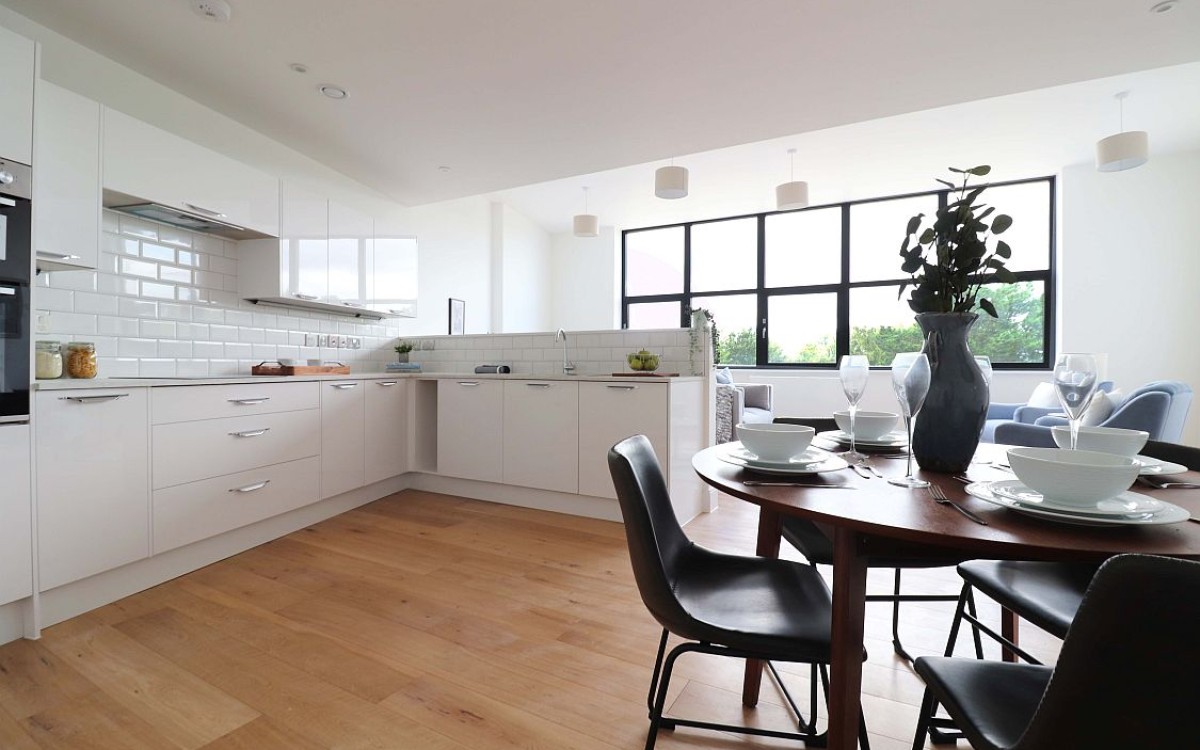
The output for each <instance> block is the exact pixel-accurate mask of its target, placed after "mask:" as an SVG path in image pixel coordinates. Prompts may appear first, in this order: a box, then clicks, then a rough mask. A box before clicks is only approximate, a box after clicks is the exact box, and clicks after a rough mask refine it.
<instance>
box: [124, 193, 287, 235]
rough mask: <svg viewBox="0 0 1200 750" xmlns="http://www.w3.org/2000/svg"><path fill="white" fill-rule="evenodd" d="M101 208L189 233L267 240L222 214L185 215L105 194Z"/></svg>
mask: <svg viewBox="0 0 1200 750" xmlns="http://www.w3.org/2000/svg"><path fill="white" fill-rule="evenodd" d="M104 206H105V208H109V209H111V210H113V211H120V212H121V213H125V214H130V215H132V216H137V217H140V218H143V219H148V220H149V221H157V222H159V223H162V224H170V225H171V226H175V227H179V228H180V229H186V230H188V231H191V232H202V233H204V234H214V235H216V236H218V237H225V238H227V239H231V240H255V239H264V238H267V237H269V236H270V235H266V234H263V233H262V232H258V231H255V230H253V229H246V228H245V227H240V226H238V225H236V224H231V223H229V222H228V221H225V216H224V214H212V215H208V214H207V213H205V210H204V209H198V210H195V211H188V210H184V209H181V208H175V207H174V206H167V205H163V204H162V203H154V202H152V201H142V200H138V199H137V198H134V197H132V196H127V195H123V194H121V193H114V192H110V191H107V190H106V191H105V194H104Z"/></svg>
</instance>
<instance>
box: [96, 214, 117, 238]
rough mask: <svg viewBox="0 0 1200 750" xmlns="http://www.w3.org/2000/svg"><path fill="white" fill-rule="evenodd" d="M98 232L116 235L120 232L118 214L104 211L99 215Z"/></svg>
mask: <svg viewBox="0 0 1200 750" xmlns="http://www.w3.org/2000/svg"><path fill="white" fill-rule="evenodd" d="M100 231H102V232H107V233H109V234H117V233H118V232H120V231H121V222H120V214H117V213H114V212H112V211H104V212H103V213H101V214H100Z"/></svg>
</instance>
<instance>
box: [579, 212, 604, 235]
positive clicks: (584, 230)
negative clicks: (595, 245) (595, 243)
mask: <svg viewBox="0 0 1200 750" xmlns="http://www.w3.org/2000/svg"><path fill="white" fill-rule="evenodd" d="M575 236H576V237H599V236H600V218H599V217H598V216H596V214H575Z"/></svg>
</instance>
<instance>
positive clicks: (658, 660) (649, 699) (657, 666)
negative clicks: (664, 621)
mask: <svg viewBox="0 0 1200 750" xmlns="http://www.w3.org/2000/svg"><path fill="white" fill-rule="evenodd" d="M668 635H670V633H668V632H667V629H666V628H663V632H662V638H659V639H658V656H656V657H654V672H653V674H652V675H651V676H650V692H649V693H647V695H646V710H647V711H649V712H650V715H651V716H653V715H654V688H655V687H657V686H658V675H659V672H661V671H662V663H663V654H664V653H665V652H666V650H667V636H668Z"/></svg>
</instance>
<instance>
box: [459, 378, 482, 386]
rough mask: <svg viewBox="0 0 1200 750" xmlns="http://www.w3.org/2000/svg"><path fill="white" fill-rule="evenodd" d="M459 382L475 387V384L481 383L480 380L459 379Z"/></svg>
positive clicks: (462, 384)
mask: <svg viewBox="0 0 1200 750" xmlns="http://www.w3.org/2000/svg"><path fill="white" fill-rule="evenodd" d="M458 384H459V385H461V386H466V387H467V388H474V387H475V386H477V385H479V381H478V380H460V381H458Z"/></svg>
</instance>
